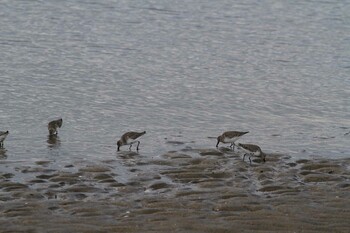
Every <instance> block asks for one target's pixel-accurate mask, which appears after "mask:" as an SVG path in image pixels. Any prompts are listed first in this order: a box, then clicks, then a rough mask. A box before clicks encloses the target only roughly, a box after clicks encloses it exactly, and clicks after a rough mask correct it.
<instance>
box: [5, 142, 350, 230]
mask: <svg viewBox="0 0 350 233" xmlns="http://www.w3.org/2000/svg"><path fill="white" fill-rule="evenodd" d="M55 163H56V162H55V161H54V160H53V161H50V160H47V161H46V160H45V161H35V162H33V163H32V164H25V165H21V163H20V162H17V163H12V162H10V161H7V159H6V158H4V159H2V160H0V166H1V167H2V168H3V169H1V171H0V204H1V205H0V226H1V228H0V232H349V231H350V222H349V219H350V179H349V178H350V170H349V168H350V159H335V160H333V159H329V160H325V159H300V160H293V159H292V158H291V157H289V156H286V155H279V154H268V156H267V162H266V163H261V161H260V160H259V159H255V160H253V163H252V165H250V164H249V162H247V161H246V162H243V161H242V156H240V155H239V154H237V153H235V152H232V151H230V150H229V149H227V148H223V147H222V148H220V150H215V149H195V148H189V147H185V148H184V149H182V150H178V151H169V152H168V153H166V154H164V155H161V156H156V157H152V158H149V157H145V156H142V154H137V153H135V152H129V151H127V152H126V151H123V152H121V153H118V154H117V155H116V159H115V160H105V161H104V160H101V161H95V162H92V161H89V162H87V161H81V162H74V163H71V164H66V165H64V166H62V167H60V166H57V164H55ZM119 163H122V164H123V166H124V167H125V169H126V170H125V171H127V172H128V174H130V175H128V176H125V174H124V173H125V171H117V170H115V169H114V168H115V166H116V165H117V164H119ZM125 177H127V179H125Z"/></svg>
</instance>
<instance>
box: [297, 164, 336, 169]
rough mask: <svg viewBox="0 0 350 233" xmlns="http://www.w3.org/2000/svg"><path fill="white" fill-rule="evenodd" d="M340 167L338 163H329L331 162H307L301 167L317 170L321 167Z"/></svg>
mask: <svg viewBox="0 0 350 233" xmlns="http://www.w3.org/2000/svg"><path fill="white" fill-rule="evenodd" d="M337 167H340V166H339V165H337V164H329V163H313V164H306V165H304V166H302V167H301V170H317V169H321V168H337Z"/></svg>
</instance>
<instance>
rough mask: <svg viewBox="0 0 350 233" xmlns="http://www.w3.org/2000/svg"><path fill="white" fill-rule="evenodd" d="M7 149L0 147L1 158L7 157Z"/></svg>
mask: <svg viewBox="0 0 350 233" xmlns="http://www.w3.org/2000/svg"><path fill="white" fill-rule="evenodd" d="M6 151H7V150H6V149H4V148H0V160H2V159H7V155H6Z"/></svg>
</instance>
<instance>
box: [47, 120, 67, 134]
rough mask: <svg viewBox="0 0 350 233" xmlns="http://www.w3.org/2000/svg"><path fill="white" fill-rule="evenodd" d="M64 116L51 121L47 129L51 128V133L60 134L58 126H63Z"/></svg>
mask: <svg viewBox="0 0 350 233" xmlns="http://www.w3.org/2000/svg"><path fill="white" fill-rule="evenodd" d="M62 123H63V121H62V118H60V119H57V120H54V121H50V122H49V124H48V125H47V129H48V130H49V134H50V135H54V134H58V128H61V127H62Z"/></svg>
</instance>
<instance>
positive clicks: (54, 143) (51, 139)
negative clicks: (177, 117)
mask: <svg viewBox="0 0 350 233" xmlns="http://www.w3.org/2000/svg"><path fill="white" fill-rule="evenodd" d="M47 143H48V145H47V146H48V147H49V148H52V149H54V148H59V147H60V145H61V140H60V137H59V136H58V135H57V134H53V135H48V136H47Z"/></svg>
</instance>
